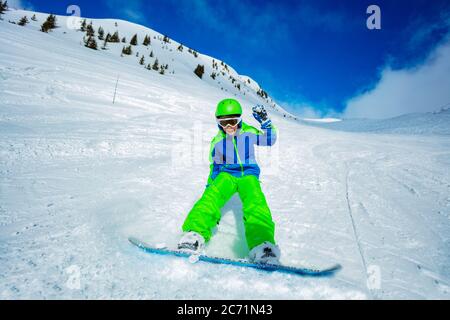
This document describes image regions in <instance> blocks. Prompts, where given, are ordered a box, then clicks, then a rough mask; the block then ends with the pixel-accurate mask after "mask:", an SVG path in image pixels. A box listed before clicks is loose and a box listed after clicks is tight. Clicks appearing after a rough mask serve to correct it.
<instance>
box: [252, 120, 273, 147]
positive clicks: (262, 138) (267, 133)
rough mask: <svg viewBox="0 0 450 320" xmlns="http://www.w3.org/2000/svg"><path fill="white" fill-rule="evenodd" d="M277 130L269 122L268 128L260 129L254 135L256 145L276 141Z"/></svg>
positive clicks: (270, 143) (270, 144) (266, 144)
mask: <svg viewBox="0 0 450 320" xmlns="http://www.w3.org/2000/svg"><path fill="white" fill-rule="evenodd" d="M277 136H278V130H277V128H276V127H275V126H274V125H273V124H271V125H270V126H269V127H268V128H264V129H262V128H261V129H260V130H259V133H258V134H257V135H256V144H257V145H258V146H267V147H270V146H273V145H274V144H275V142H276V141H277Z"/></svg>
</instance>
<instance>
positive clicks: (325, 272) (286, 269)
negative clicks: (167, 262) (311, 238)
mask: <svg viewBox="0 0 450 320" xmlns="http://www.w3.org/2000/svg"><path fill="white" fill-rule="evenodd" d="M128 240H129V241H130V242H131V243H132V244H133V245H135V246H137V247H138V248H140V249H142V250H144V251H145V252H147V253H153V254H159V255H171V256H176V257H181V258H189V257H191V256H192V254H190V253H187V252H184V251H180V250H172V249H167V248H156V247H154V246H151V245H149V244H147V243H145V242H143V241H141V240H139V239H136V238H134V237H130V238H128ZM197 258H198V261H203V262H208V263H215V264H224V265H232V266H237V267H244V268H253V269H257V270H261V271H266V272H282V273H287V274H294V275H300V276H311V277H329V276H333V275H334V274H335V273H336V272H337V271H338V270H340V269H341V265H339V264H335V265H333V266H331V267H329V268H323V269H316V268H305V267H292V266H284V265H276V264H263V263H253V262H249V261H247V260H244V259H228V258H220V257H211V256H208V255H198V257H197Z"/></svg>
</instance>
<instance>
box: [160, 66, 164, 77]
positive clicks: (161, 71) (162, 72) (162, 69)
mask: <svg viewBox="0 0 450 320" xmlns="http://www.w3.org/2000/svg"><path fill="white" fill-rule="evenodd" d="M164 72H165V71H164V67H163V66H161V69H160V70H159V74H162V75H163V74H164Z"/></svg>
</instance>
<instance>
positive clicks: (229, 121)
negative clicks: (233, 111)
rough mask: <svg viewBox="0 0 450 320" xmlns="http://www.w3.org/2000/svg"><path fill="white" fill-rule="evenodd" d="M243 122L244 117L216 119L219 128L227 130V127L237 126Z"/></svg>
mask: <svg viewBox="0 0 450 320" xmlns="http://www.w3.org/2000/svg"><path fill="white" fill-rule="evenodd" d="M241 120H242V117H233V118H221V119H216V121H217V123H218V124H219V126H221V127H222V128H225V127H226V126H232V127H234V126H236V125H237V124H239V123H240V122H241Z"/></svg>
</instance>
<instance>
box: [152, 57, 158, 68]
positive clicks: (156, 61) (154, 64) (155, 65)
mask: <svg viewBox="0 0 450 320" xmlns="http://www.w3.org/2000/svg"><path fill="white" fill-rule="evenodd" d="M152 69H153V70H155V71H158V70H159V62H158V59H156V60H155V62H154V63H153V66H152Z"/></svg>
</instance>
